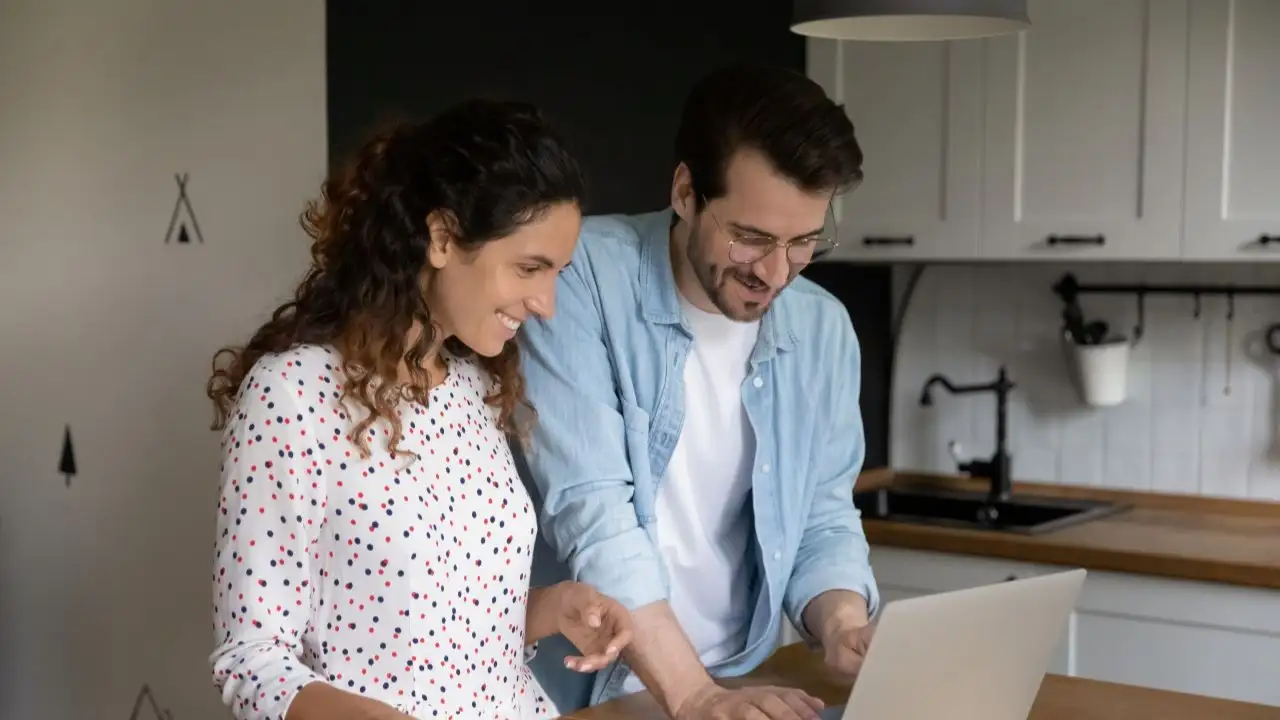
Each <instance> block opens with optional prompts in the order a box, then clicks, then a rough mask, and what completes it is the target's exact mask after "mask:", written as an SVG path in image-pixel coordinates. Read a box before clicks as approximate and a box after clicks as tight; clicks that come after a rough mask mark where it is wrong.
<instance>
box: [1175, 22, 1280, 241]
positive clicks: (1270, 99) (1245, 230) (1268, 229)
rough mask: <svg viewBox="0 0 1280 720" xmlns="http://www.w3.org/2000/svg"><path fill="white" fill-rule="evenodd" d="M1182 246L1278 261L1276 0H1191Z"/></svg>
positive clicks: (1279, 51)
mask: <svg viewBox="0 0 1280 720" xmlns="http://www.w3.org/2000/svg"><path fill="white" fill-rule="evenodd" d="M1190 22H1191V27H1190V37H1191V55H1190V61H1189V77H1188V90H1187V92H1188V98H1187V101H1188V105H1187V108H1188V117H1187V191H1186V193H1187V195H1186V231H1187V236H1186V250H1187V252H1186V254H1187V256H1188V257H1189V258H1194V259H1220V260H1239V261H1245V260H1249V261H1253V260H1270V261H1280V202H1277V198H1280V143H1277V142H1276V138H1275V133H1276V119H1277V117H1280V46H1277V44H1276V37H1277V35H1280V2H1276V1H1275V0H1192V4H1191V21H1190Z"/></svg>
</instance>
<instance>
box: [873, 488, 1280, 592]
mask: <svg viewBox="0 0 1280 720" xmlns="http://www.w3.org/2000/svg"><path fill="white" fill-rule="evenodd" d="M985 485H986V484H985V482H984V481H982V480H971V479H968V478H962V477H956V476H947V475H934V474H929V473H919V472H910V471H907V472H904V471H895V470H891V469H886V468H876V469H871V470H867V471H864V472H863V473H862V474H860V475H859V477H858V481H857V484H856V486H855V489H856V491H865V490H869V489H875V488H879V487H887V486H893V487H936V488H944V489H966V490H974V489H979V490H980V489H982V488H984V487H985ZM1018 493H1021V494H1025V495H1040V496H1051V497H1075V498H1088V499H1101V500H1108V501H1113V502H1119V503H1123V504H1127V505H1130V506H1132V507H1133V508H1135V509H1147V510H1158V511H1161V512H1167V513H1175V514H1177V513H1186V514H1187V515H1189V516H1197V517H1200V516H1205V515H1220V516H1227V517H1242V518H1262V519H1271V518H1274V519H1275V520H1276V523H1277V529H1278V532H1280V503H1273V502H1267V501H1253V500H1239V499H1230V498H1216V497H1213V498H1209V497H1200V496H1191V495H1187V496H1181V495H1169V494H1163V493H1144V492H1141V491H1131V490H1115V489H1110V488H1094V487H1090V486H1081V485H1052V484H1043V483H1023V482H1019V483H1017V484H1016V485H1015V494H1018ZM1105 521H1106V519H1105V518H1104V519H1102V520H1098V521H1096V522H1105ZM1078 527H1079V526H1078ZM863 529H864V532H865V533H866V537H867V541H868V543H869V544H870V545H871V546H872V547H873V548H874V547H876V546H880V547H895V548H902V549H910V550H923V551H930V552H940V553H950V554H955V555H968V556H973V557H983V558H993V559H1002V560H1011V561H1016V562H1027V563H1041V564H1048V565H1060V566H1071V567H1083V568H1085V569H1088V570H1096V571H1102V572H1107V571H1110V572H1120V573H1129V574H1134V575H1142V576H1147V577H1159V578H1167V579H1170V580H1190V581H1200V582H1209V583H1219V584H1225V585H1231V586H1239V587H1252V588H1262V589H1273V590H1274V589H1280V563H1276V564H1263V563H1251V562H1248V561H1239V560H1224V559H1214V558H1207V557H1205V558H1197V557H1187V556H1185V555H1172V554H1169V553H1164V552H1160V551H1157V550H1152V551H1142V550H1134V549H1132V548H1127V549H1111V548H1105V547H1099V546H1094V545H1087V544H1084V545H1073V544H1070V543H1069V542H1056V541H1050V542H1045V541H1043V540H1041V539H1039V538H1040V537H1041V536H1022V535H1011V534H1007V533H993V532H987V531H981V530H965V529H958V528H945V527H934V526H926V525H911V524H906V523H899V522H893V521H887V520H875V519H866V518H864V519H863ZM1171 531H1173V532H1176V530H1171ZM1044 537H1051V536H1044Z"/></svg>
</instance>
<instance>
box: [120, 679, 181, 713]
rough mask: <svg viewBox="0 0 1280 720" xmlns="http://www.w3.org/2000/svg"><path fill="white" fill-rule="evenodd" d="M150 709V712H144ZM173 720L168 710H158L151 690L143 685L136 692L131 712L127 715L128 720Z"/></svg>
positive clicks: (158, 706)
mask: <svg viewBox="0 0 1280 720" xmlns="http://www.w3.org/2000/svg"><path fill="white" fill-rule="evenodd" d="M148 708H149V709H150V710H151V712H145V710H147V709H148ZM152 718H154V720H173V713H172V712H169V711H168V710H162V709H160V704H159V703H157V702H156V698H155V695H152V694H151V688H150V687H148V686H147V685H146V684H143V686H142V689H141V690H139V691H138V699H137V700H135V701H134V703H133V712H132V713H130V714H129V720H152Z"/></svg>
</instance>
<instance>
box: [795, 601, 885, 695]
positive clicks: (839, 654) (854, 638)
mask: <svg viewBox="0 0 1280 720" xmlns="http://www.w3.org/2000/svg"><path fill="white" fill-rule="evenodd" d="M803 620H804V624H805V626H806V627H808V628H810V629H811V631H812V632H813V634H814V636H815V637H817V638H818V640H819V641H821V642H822V649H823V652H824V655H825V659H826V662H827V668H828V669H829V670H831V673H832V675H833V677H832V679H833V680H836V681H839V682H846V683H847V682H852V681H853V678H854V676H856V675H857V674H858V671H859V670H861V669H862V660H863V658H865V657H866V655H867V649H868V648H869V647H870V646H871V636H872V635H873V634H874V633H875V626H874V625H872V624H871V623H870V622H868V620H867V601H866V600H865V599H864V598H863V597H862V596H861V595H859V594H858V593H855V592H852V591H850V590H828V591H826V592H824V593H822V594H821V595H818V596H817V597H815V598H814V599H813V600H811V601H809V605H808V606H807V607H806V608H805V609H804V618H803Z"/></svg>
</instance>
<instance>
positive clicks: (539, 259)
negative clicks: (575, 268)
mask: <svg viewBox="0 0 1280 720" xmlns="http://www.w3.org/2000/svg"><path fill="white" fill-rule="evenodd" d="M525 259H526V260H529V261H531V262H533V263H535V264H538V265H541V266H542V267H544V268H553V267H555V266H556V264H555V261H553V260H552V259H551V258H549V257H547V256H546V255H530V256H528V257H527V258H525ZM571 264H572V261H570V262H567V263H565V264H564V266H565V267H569V265H571Z"/></svg>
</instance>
